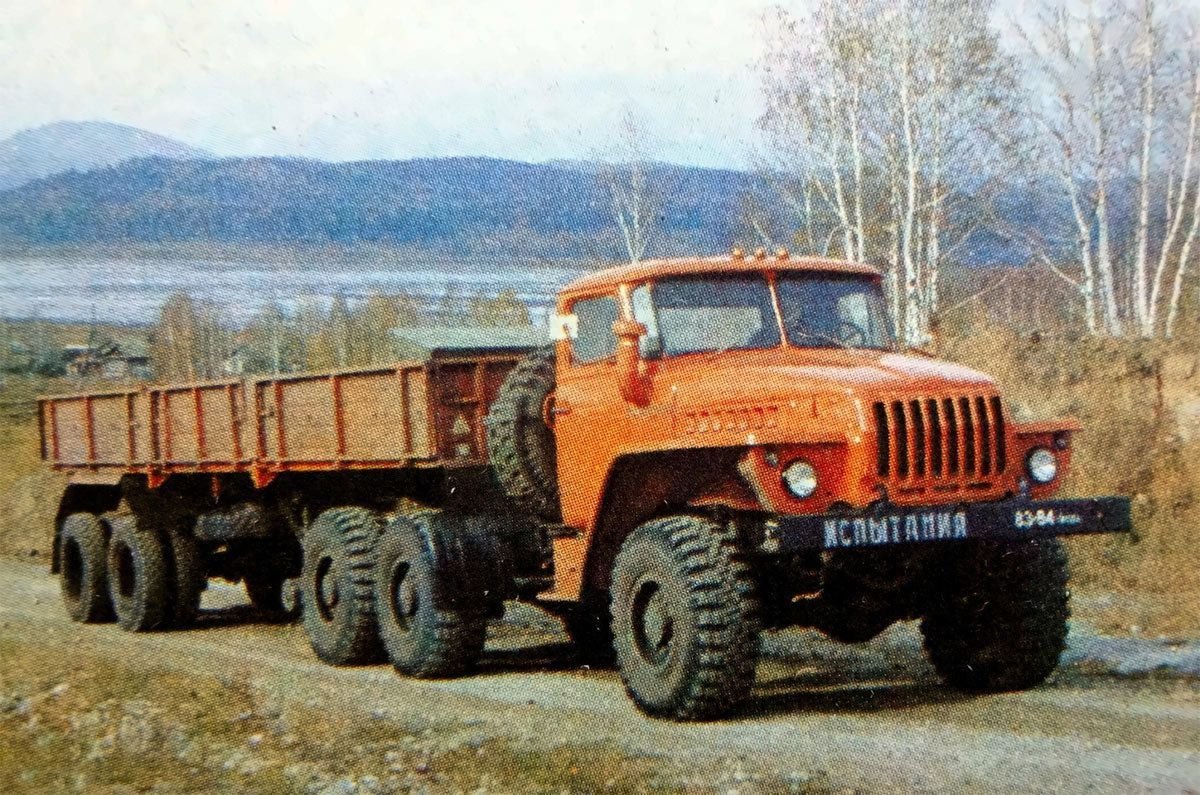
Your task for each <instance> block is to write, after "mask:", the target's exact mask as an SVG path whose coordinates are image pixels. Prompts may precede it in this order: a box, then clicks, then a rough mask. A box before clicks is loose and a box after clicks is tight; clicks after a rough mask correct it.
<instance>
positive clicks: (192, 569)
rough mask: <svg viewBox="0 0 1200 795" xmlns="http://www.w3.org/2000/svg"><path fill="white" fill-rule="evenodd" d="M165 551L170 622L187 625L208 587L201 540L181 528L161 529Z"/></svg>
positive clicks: (195, 612)
mask: <svg viewBox="0 0 1200 795" xmlns="http://www.w3.org/2000/svg"><path fill="white" fill-rule="evenodd" d="M163 535H165V536H166V537H167V540H168V544H167V552H169V553H170V555H171V574H172V577H171V584H172V589H171V605H170V606H171V625H172V626H174V627H177V628H184V627H190V626H192V625H193V624H195V623H196V617H197V616H198V615H199V614H200V598H201V595H202V594H203V593H204V589H205V588H206V587H208V571H207V570H206V568H205V562H204V557H203V554H202V552H201V550H200V544H199V542H197V541H196V539H195V537H193V536H191V535H188V534H186V533H184V532H182V531H181V530H169V529H168V530H164V531H163Z"/></svg>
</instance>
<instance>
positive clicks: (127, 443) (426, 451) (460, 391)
mask: <svg viewBox="0 0 1200 795" xmlns="http://www.w3.org/2000/svg"><path fill="white" fill-rule="evenodd" d="M524 354H525V350H508V351H501V352H486V353H481V352H466V353H464V351H462V350H461V349H456V350H452V351H450V352H449V353H447V352H446V351H436V350H435V351H433V352H432V353H431V355H430V356H429V358H428V359H426V360H424V361H409V362H401V363H398V364H395V365H390V366H387V367H374V368H370V369H355V370H339V371H332V372H323V373H298V374H289V375H280V376H264V377H255V378H245V379H232V380H223V381H209V382H201V383H191V384H170V385H155V386H145V387H140V388H133V389H123V390H110V391H100V392H87V393H80V394H73V395H59V396H51V397H43V398H40V399H39V401H38V417H39V424H40V430H41V455H42V459H43V460H44V461H45V462H47V463H48V464H49V465H50V466H51V467H52V468H54V469H56V470H60V471H66V472H70V473H72V475H73V476H74V477H76V478H78V479H80V480H84V479H87V480H93V481H97V480H99V481H110V482H115V481H116V480H119V478H120V477H121V476H122V475H125V474H145V475H146V476H147V477H148V478H149V480H150V485H151V486H155V485H157V484H158V483H161V482H162V481H163V480H164V479H166V478H167V477H168V476H170V475H172V474H176V473H230V472H247V473H249V474H250V475H251V477H252V478H253V480H254V483H255V485H256V486H259V487H261V486H264V485H266V484H267V483H269V482H270V481H271V480H272V479H273V478H274V477H275V476H276V475H278V474H280V473H282V472H298V471H299V472H303V471H332V470H352V469H390V468H400V467H436V466H445V467H462V466H480V465H484V464H486V463H487V444H486V437H485V427H484V419H485V417H486V416H487V410H488V407H489V406H490V405H491V403H492V401H494V400H495V398H496V394H497V392H498V391H499V389H500V385H501V383H502V382H503V380H504V377H505V376H506V375H507V374H508V372H509V370H511V369H512V368H513V366H515V365H516V363H517V362H518V361H519V360H520V359H521V358H522V356H523V355H524Z"/></svg>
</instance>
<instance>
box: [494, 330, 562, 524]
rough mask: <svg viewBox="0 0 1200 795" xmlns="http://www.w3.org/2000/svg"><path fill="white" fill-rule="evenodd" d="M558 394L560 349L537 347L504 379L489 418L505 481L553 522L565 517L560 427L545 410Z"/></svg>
mask: <svg viewBox="0 0 1200 795" xmlns="http://www.w3.org/2000/svg"><path fill="white" fill-rule="evenodd" d="M553 393H554V351H553V350H551V349H549V348H546V349H541V350H538V351H535V352H534V353H531V354H530V355H529V356H527V357H526V358H525V359H523V360H522V361H520V362H518V363H517V366H516V367H514V368H513V369H512V371H511V372H509V374H508V377H507V378H505V379H504V383H503V384H502V385H501V386H500V393H499V394H498V395H497V396H496V401H495V402H494V403H493V404H492V407H491V409H490V410H489V412H488V421H487V441H488V455H489V456H490V457H491V461H492V468H493V469H494V470H495V472H496V478H497V479H498V480H499V481H500V485H501V486H503V487H504V491H505V492H507V493H508V496H510V497H512V498H513V500H515V501H516V502H517V504H519V505H522V506H528V507H529V508H530V509H531V510H532V511H533V512H534V513H535V514H537V515H538V516H540V517H541V518H543V519H545V520H546V521H549V522H557V521H560V518H561V513H560V510H559V504H558V464H557V456H556V454H555V451H554V429H553V428H552V427H550V426H549V425H547V424H546V415H545V412H544V408H545V405H546V401H547V399H548V398H549V397H550V395H552V394H553Z"/></svg>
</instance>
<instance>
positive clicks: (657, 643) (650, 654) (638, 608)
mask: <svg viewBox="0 0 1200 795" xmlns="http://www.w3.org/2000/svg"><path fill="white" fill-rule="evenodd" d="M632 623H633V631H634V639H635V641H636V645H637V650H638V653H639V654H641V656H642V657H643V658H645V659H646V661H647V662H650V663H652V664H654V665H662V664H664V663H666V662H667V660H668V659H669V658H670V656H671V641H672V639H673V638H674V636H675V621H674V618H673V617H672V616H671V613H670V610H669V608H668V605H667V600H666V597H665V595H664V594H663V592H662V588H661V587H660V586H659V584H658V583H656V582H646V583H643V584H642V586H641V587H640V588H639V589H638V593H637V597H636V598H635V599H634V603H633V622H632Z"/></svg>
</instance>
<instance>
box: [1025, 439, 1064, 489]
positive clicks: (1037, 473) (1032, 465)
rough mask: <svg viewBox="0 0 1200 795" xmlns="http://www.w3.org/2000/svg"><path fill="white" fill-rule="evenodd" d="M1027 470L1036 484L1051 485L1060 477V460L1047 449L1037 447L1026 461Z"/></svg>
mask: <svg viewBox="0 0 1200 795" xmlns="http://www.w3.org/2000/svg"><path fill="white" fill-rule="evenodd" d="M1025 468H1026V469H1027V470H1029V477H1031V478H1033V482H1034V483H1049V482H1050V481H1052V480H1054V478H1055V477H1057V476H1058V459H1057V458H1055V457H1054V453H1052V452H1050V451H1049V450H1048V449H1046V448H1045V447H1035V448H1034V449H1033V450H1031V451H1030V453H1029V457H1028V458H1026V459H1025Z"/></svg>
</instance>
